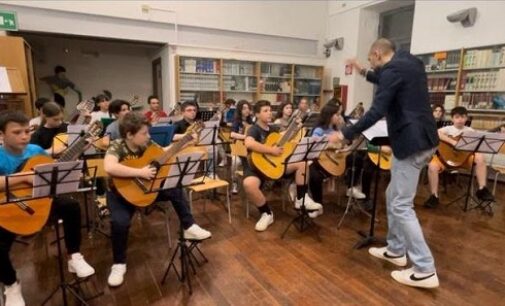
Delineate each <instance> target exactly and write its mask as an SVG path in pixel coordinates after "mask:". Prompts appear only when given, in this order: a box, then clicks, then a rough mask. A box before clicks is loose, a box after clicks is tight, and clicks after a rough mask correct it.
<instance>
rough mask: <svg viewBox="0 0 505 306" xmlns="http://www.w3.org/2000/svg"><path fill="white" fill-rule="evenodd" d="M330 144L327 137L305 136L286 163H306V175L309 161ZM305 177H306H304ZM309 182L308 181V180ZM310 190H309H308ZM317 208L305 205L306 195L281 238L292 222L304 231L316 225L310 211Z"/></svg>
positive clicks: (317, 156)
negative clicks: (309, 207) (308, 207)
mask: <svg viewBox="0 0 505 306" xmlns="http://www.w3.org/2000/svg"><path fill="white" fill-rule="evenodd" d="M327 145H328V140H327V139H326V137H324V136H323V137H322V138H321V137H317V136H312V137H304V138H302V139H301V140H300V142H299V143H298V144H297V145H296V148H295V150H294V152H293V154H292V155H291V156H290V157H289V158H288V160H286V162H285V165H286V166H287V165H289V164H293V163H298V162H304V163H305V177H306V176H307V173H308V163H309V161H311V160H316V159H319V155H321V152H323V151H324V150H325V149H326V146H327ZM304 179H305V178H304ZM307 184H308V182H307ZM307 192H308V190H307ZM313 211H316V210H313V209H307V208H306V207H305V196H304V197H303V199H302V206H301V207H300V208H299V209H296V212H297V215H296V217H294V218H293V219H292V220H291V222H289V224H288V226H287V227H286V229H285V230H284V232H282V235H281V239H284V236H285V235H286V233H287V231H288V230H289V228H290V227H291V225H292V224H295V227H296V228H297V229H298V231H300V232H303V231H305V230H306V229H307V228H308V227H309V226H311V225H314V224H315V223H314V221H312V219H311V218H310V217H309V213H310V212H313Z"/></svg>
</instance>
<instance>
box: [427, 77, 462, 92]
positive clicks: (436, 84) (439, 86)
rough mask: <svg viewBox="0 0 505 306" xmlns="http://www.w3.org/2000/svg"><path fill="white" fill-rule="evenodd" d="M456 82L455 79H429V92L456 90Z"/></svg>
mask: <svg viewBox="0 0 505 306" xmlns="http://www.w3.org/2000/svg"><path fill="white" fill-rule="evenodd" d="M456 81H457V80H456V78H455V77H433V78H428V90H429V91H443V90H455V89H456Z"/></svg>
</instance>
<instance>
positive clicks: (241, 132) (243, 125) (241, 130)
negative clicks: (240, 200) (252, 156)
mask: <svg viewBox="0 0 505 306" xmlns="http://www.w3.org/2000/svg"><path fill="white" fill-rule="evenodd" d="M251 111H252V108H251V104H250V103H249V102H248V101H247V100H240V101H239V102H238V104H237V110H236V112H235V116H234V119H233V125H232V127H231V135H230V137H231V138H232V139H234V140H244V139H245V137H246V129H247V128H248V127H250V126H251V125H253V120H252V116H251ZM244 163H247V159H246V158H245V157H240V158H232V160H231V169H232V189H231V192H232V193H233V194H237V193H238V184H237V177H236V175H235V171H236V170H237V168H238V167H239V166H240V165H242V164H244Z"/></svg>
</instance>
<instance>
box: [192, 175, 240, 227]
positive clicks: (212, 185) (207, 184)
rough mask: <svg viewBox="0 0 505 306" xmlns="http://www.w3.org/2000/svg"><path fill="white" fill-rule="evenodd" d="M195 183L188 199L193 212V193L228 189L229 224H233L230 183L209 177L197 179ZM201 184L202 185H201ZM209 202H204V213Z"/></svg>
mask: <svg viewBox="0 0 505 306" xmlns="http://www.w3.org/2000/svg"><path fill="white" fill-rule="evenodd" d="M193 183H195V184H196V185H192V186H189V187H188V188H187V190H188V198H189V207H190V209H191V211H193V193H200V192H204V191H210V190H215V189H218V188H225V189H226V209H227V210H228V222H229V223H230V224H231V203H230V183H228V182H227V181H224V180H220V179H213V178H209V177H204V178H203V179H202V178H196V179H194V180H193ZM199 183H201V184H199ZM206 205H207V201H205V202H204V206H203V211H204V212H205V211H206Z"/></svg>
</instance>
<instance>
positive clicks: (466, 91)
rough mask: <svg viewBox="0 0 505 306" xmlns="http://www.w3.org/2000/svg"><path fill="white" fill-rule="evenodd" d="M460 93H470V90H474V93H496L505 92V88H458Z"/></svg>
mask: <svg viewBox="0 0 505 306" xmlns="http://www.w3.org/2000/svg"><path fill="white" fill-rule="evenodd" d="M459 92H460V93H472V92H475V93H486V92H490V93H492V92H494V93H497V92H505V90H485V89H482V90H478V89H476V90H460V91H459Z"/></svg>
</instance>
